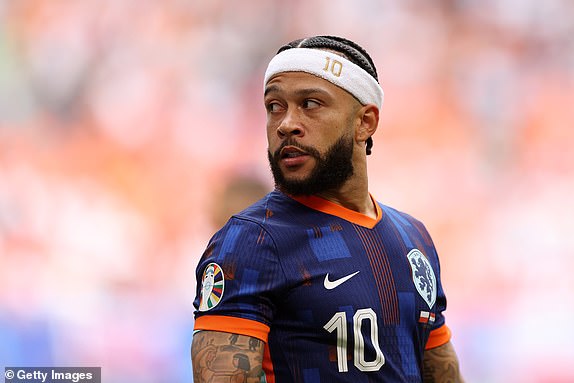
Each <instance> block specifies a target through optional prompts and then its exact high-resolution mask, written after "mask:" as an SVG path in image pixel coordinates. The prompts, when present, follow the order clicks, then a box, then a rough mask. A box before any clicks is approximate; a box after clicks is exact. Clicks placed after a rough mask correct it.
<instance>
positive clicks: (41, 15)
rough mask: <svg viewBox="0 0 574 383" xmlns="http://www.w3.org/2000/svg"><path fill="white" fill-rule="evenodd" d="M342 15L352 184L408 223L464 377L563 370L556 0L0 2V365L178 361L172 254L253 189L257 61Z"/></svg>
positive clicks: (261, 66)
mask: <svg viewBox="0 0 574 383" xmlns="http://www.w3.org/2000/svg"><path fill="white" fill-rule="evenodd" d="M316 34H335V35H341V36H345V37H347V38H350V39H351V40H354V41H357V42H359V43H360V44H361V45H363V46H364V47H365V48H366V49H367V51H368V52H370V53H371V55H372V57H373V58H374V60H375V62H376V64H377V67H378V71H379V78H380V81H381V84H382V86H383V89H384V90H385V105H384V106H383V109H382V113H381V123H380V126H379V130H378V131H377V133H376V135H375V137H374V144H375V145H374V149H373V155H372V156H371V157H369V172H370V185H371V192H372V194H373V195H374V196H375V197H376V198H377V199H378V200H380V201H382V202H383V203H385V204H387V205H391V206H393V207H395V208H398V209H400V210H403V211H405V212H408V213H410V214H412V215H414V216H415V217H417V218H419V219H421V220H422V221H423V222H425V224H426V226H427V228H428V229H429V231H430V232H431V234H432V235H433V237H434V240H435V243H436V246H437V248H438V251H439V254H440V256H441V262H442V278H443V286H444V288H445V290H446V293H447V296H448V298H449V306H448V309H447V312H446V316H447V322H448V324H449V325H450V327H451V328H452V330H453V333H454V336H453V343H454V344H455V347H456V349H457V351H458V353H459V357H460V360H461V366H462V370H463V372H464V374H465V376H466V378H467V382H477V383H483V382H485V383H488V382H492V383H498V382H522V383H529V382H536V383H561V382H572V381H574V364H573V363H572V362H573V361H574V331H572V320H573V318H574V298H573V296H574V278H573V276H572V274H570V270H572V268H573V267H574V200H573V194H574V193H573V192H574V151H573V150H572V146H573V144H574V38H573V36H574V2H572V1H571V0H545V1H539V0H504V1H498V0H437V1H425V0H385V1H379V0H355V1H352V2H350V1H343V0H329V1H326V0H311V1H301V0H293V1H269V0H244V1H237V2H234V1H222V0H209V1H197V0H165V1H151V0H119V1H113V0H81V1H79V0H0V367H1V368H3V367H5V366H18V365H20V366H101V367H102V375H103V380H102V381H103V382H106V383H116V382H117V383H126V382H130V383H148V382H150V383H151V382H162V383H163V382H190V381H191V367H190V357H189V345H190V342H191V336H192V328H193V307H192V300H193V297H194V294H195V281H194V271H195V264H196V262H197V261H198V259H199V257H200V256H201V253H202V252H203V248H204V246H205V245H206V243H207V241H208V240H209V238H210V236H211V235H212V234H213V232H214V231H215V230H216V229H217V227H218V226H219V225H221V224H222V222H224V221H225V220H226V219H227V217H229V215H230V214H231V212H234V211H236V210H238V209H240V208H242V207H243V206H245V205H246V204H247V203H249V202H250V201H251V200H253V199H255V198H257V197H258V196H260V195H261V194H263V193H265V192H267V191H269V190H271V189H272V187H273V185H272V180H271V176H270V174H269V171H268V166H267V159H266V138H265V114H264V108H263V105H262V87H263V85H262V78H263V72H264V70H265V67H266V65H267V62H268V61H269V59H270V58H271V57H272V56H273V55H274V53H275V52H276V50H277V49H278V48H279V47H280V46H281V45H282V44H283V43H285V42H288V41H291V40H294V39H296V38H299V37H305V36H309V35H316Z"/></svg>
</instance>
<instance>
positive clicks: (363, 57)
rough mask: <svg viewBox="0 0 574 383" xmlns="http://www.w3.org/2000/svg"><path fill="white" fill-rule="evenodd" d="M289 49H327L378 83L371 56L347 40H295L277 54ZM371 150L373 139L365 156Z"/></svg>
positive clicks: (308, 38)
mask: <svg viewBox="0 0 574 383" xmlns="http://www.w3.org/2000/svg"><path fill="white" fill-rule="evenodd" d="M291 48H315V49H329V50H332V51H335V52H338V53H340V54H342V55H343V56H344V57H345V58H346V59H347V60H349V61H351V62H352V63H354V64H356V65H358V66H360V67H361V68H362V69H364V70H365V71H366V72H367V73H368V74H370V75H371V76H373V78H374V79H375V80H376V81H377V82H379V77H378V75H377V69H376V68H375V63H374V62H373V60H372V59H371V56H369V54H368V53H367V51H366V50H365V49H363V48H362V47H361V46H360V45H358V44H357V43H354V42H353V41H351V40H347V39H345V38H343V37H338V36H314V37H307V38H304V39H297V40H294V41H291V42H290V43H288V44H285V45H283V46H282V47H281V48H279V50H278V51H277V53H281V52H283V51H285V50H287V49H291ZM372 148H373V138H372V137H369V138H368V139H367V155H369V154H371V150H372Z"/></svg>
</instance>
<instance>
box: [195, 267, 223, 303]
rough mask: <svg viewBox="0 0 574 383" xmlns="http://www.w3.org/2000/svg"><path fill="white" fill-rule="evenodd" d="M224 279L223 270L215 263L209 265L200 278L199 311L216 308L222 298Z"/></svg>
mask: <svg viewBox="0 0 574 383" xmlns="http://www.w3.org/2000/svg"><path fill="white" fill-rule="evenodd" d="M224 288H225V277H224V275H223V269H222V268H221V266H219V265H218V264H217V263H210V264H208V265H207V266H206V267H205V270H204V271H203V277H202V278H201V297H200V300H199V311H208V310H211V309H212V308H214V307H215V306H217V304H218V303H219V302H220V301H221V298H222V297H223V290H224Z"/></svg>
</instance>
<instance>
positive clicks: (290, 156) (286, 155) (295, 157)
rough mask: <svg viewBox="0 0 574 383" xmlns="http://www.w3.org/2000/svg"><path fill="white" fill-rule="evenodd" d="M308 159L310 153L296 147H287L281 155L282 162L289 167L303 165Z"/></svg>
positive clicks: (282, 150)
mask: <svg viewBox="0 0 574 383" xmlns="http://www.w3.org/2000/svg"><path fill="white" fill-rule="evenodd" d="M308 157H309V154H308V153H306V152H304V151H303V150H301V149H299V148H297V147H295V146H286V147H284V148H283V149H281V152H280V153H279V158H281V162H283V164H284V165H285V166H288V167H291V166H298V165H301V164H303V162H305V160H306V159H307V158H308Z"/></svg>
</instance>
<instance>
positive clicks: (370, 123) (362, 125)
mask: <svg viewBox="0 0 574 383" xmlns="http://www.w3.org/2000/svg"><path fill="white" fill-rule="evenodd" d="M357 113H358V117H359V118H360V121H359V126H358V127H357V130H356V131H355V139H356V140H357V142H366V141H367V139H368V138H369V137H371V136H372V135H373V134H375V131H376V130H377V126H378V125H379V108H377V107H376V106H375V105H373V104H367V105H363V106H361V108H360V109H359V110H358V112H357Z"/></svg>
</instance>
